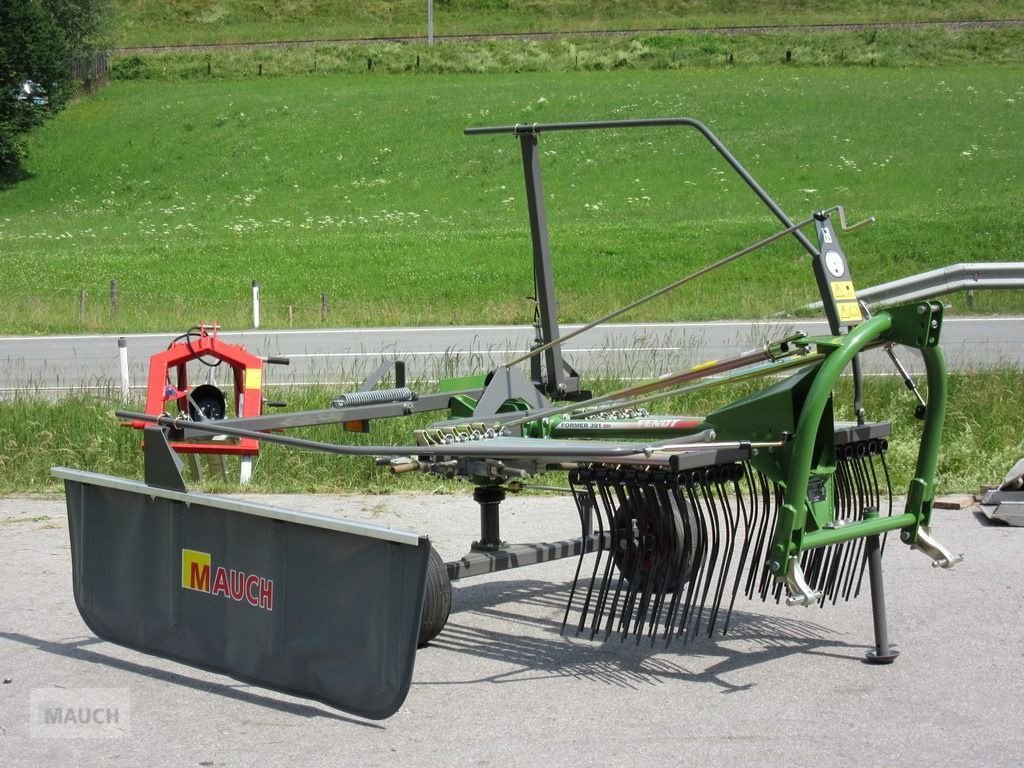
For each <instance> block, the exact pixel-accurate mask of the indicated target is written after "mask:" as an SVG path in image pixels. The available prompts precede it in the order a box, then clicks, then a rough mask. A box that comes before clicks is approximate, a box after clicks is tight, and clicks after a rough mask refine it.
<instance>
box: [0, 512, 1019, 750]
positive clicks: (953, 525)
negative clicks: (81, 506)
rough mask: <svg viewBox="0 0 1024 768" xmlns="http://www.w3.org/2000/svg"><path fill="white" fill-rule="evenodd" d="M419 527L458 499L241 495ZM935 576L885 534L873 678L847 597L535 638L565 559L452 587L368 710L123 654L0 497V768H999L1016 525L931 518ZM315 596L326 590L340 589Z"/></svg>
mask: <svg viewBox="0 0 1024 768" xmlns="http://www.w3.org/2000/svg"><path fill="white" fill-rule="evenodd" d="M261 500H263V501H267V502H269V503H274V504H277V505H280V506H286V507H294V508H302V509H307V510H310V511H317V512H323V513H327V514H340V515H343V516H346V517H350V518H354V519H365V520H372V521H374V522H376V523H389V524H395V525H397V526H399V527H401V528H405V529H408V530H413V531H417V532H427V533H429V534H430V536H431V539H432V541H433V543H434V545H435V546H436V547H437V548H438V549H439V550H440V552H441V554H442V556H444V557H446V558H450V557H454V556H457V555H460V554H461V553H462V552H463V551H464V550H465V547H466V546H467V544H468V542H469V541H470V540H471V539H472V538H475V537H476V534H477V532H478V529H477V527H476V526H477V520H478V512H477V509H476V506H475V505H474V504H473V502H472V501H471V500H470V499H469V498H468V495H460V496H405V495H392V496H374V497H357V496H352V497H326V496H323V497H304V498H285V497H276V498H268V497H261ZM504 509H505V516H504V517H503V521H502V522H503V529H502V531H503V534H504V535H505V536H506V537H507V538H510V539H512V540H523V539H532V540H538V539H550V538H555V537H558V538H561V537H563V536H565V535H566V534H567V533H571V532H572V530H573V529H574V522H573V521H574V519H575V512H574V511H573V509H572V504H571V502H569V501H568V500H566V499H561V498H549V497H544V498H537V497H533V498H528V497H515V498H511V499H510V500H509V501H507V502H506V503H505V507H504ZM934 532H935V534H936V536H937V537H938V538H939V540H940V541H942V542H943V543H945V544H947V545H948V546H949V547H950V548H951V549H953V550H954V551H957V552H959V551H962V552H964V553H965V560H964V562H963V563H961V564H960V565H958V566H957V567H956V568H955V569H953V570H951V571H943V570H939V569H934V568H932V567H930V565H929V563H928V561H927V560H926V558H925V557H923V556H922V555H921V554H920V553H918V552H913V551H911V550H909V549H907V548H906V547H904V546H902V545H900V544H899V543H898V542H897V541H895V540H890V542H889V545H888V547H887V551H886V555H885V560H884V568H885V573H886V588H887V594H886V596H887V600H888V613H889V620H890V624H889V629H890V636H891V638H892V640H893V641H894V643H895V644H896V645H897V646H898V648H899V650H900V651H901V656H900V657H899V659H897V660H896V662H895V664H893V665H892V666H889V667H877V666H868V665H865V664H863V663H862V661H861V659H862V657H863V655H864V651H865V650H866V649H867V648H868V647H869V646H870V645H871V643H872V634H871V611H870V604H869V602H868V600H867V599H866V597H862V598H860V599H858V600H856V601H853V602H851V603H840V604H839V605H837V606H833V605H829V606H827V607H825V608H824V609H819V608H795V607H786V606H784V605H775V604H762V603H760V602H757V603H742V604H740V605H738V610H737V612H736V613H735V614H734V617H733V624H732V629H731V632H730V635H729V636H728V637H725V638H722V637H715V638H713V639H706V638H704V639H700V640H698V641H696V642H693V643H691V644H688V645H673V646H671V647H670V648H668V649H665V648H663V647H661V646H658V647H654V648H651V647H650V646H648V645H640V646H637V645H635V644H633V643H632V642H627V643H620V642H618V641H612V642H608V643H592V642H590V641H587V640H583V639H578V638H575V637H571V636H570V637H563V636H562V635H561V634H560V632H559V625H560V622H561V618H562V610H563V606H564V600H565V599H566V595H567V590H568V586H569V583H570V580H571V577H572V571H573V568H574V561H572V560H565V561H558V562H554V563H547V564H544V565H541V566H535V567H531V568H524V569H521V570H518V571H506V572H504V573H499V574H493V575H491V576H486V577H481V578H479V579H474V580H469V581H466V582H462V583H460V584H459V585H457V586H456V588H455V597H454V610H453V613H452V616H451V619H450V621H449V623H448V626H447V627H446V629H445V630H444V631H443V632H442V633H441V635H440V636H439V637H438V638H437V639H436V640H435V641H434V643H433V644H432V645H431V646H430V647H428V648H426V649H423V650H421V651H420V652H419V653H418V655H417V660H416V669H415V671H414V675H413V685H412V689H411V691H410V694H409V696H408V698H407V699H406V702H405V704H404V705H403V706H402V708H401V709H400V710H399V711H398V713H397V714H396V715H394V716H393V717H392V718H390V719H388V720H385V721H381V722H370V721H364V720H361V719H359V718H354V717H350V716H347V715H344V714H342V713H339V712H337V711H334V710H332V709H330V708H328V707H326V706H323V705H320V704H316V703H311V702H308V701H305V700H302V699H297V698H293V697H289V696H286V695H283V694H278V693H274V692H270V691H267V690H263V689H260V688H256V687H253V686H250V685H246V684H242V683H239V682H237V681H234V680H232V679H230V678H227V677H223V676H220V675H216V674H211V673H206V672H202V671H199V670H195V669H192V668H190V667H186V666H183V665H180V664H176V663H174V662H169V661H165V660H161V659H157V658H152V657H149V656H145V655H143V654H140V653H136V652H133V651H130V650H127V649H124V648H120V647H117V646H114V645H111V644H110V643H106V642H103V641H100V640H98V639H97V638H95V637H94V636H92V635H91V634H90V632H89V631H88V629H87V628H86V627H85V625H84V624H83V623H82V621H81V619H80V618H79V616H78V613H77V611H76V608H75V605H74V602H73V597H72V592H71V575H70V574H71V564H70V552H69V545H68V532H67V523H66V517H65V514H64V506H63V500H62V499H58V498H52V497H51V498H38V497H36V498H7V499H3V500H0V606H2V610H0V680H2V684H0V763H2V764H3V765H4V766H5V767H6V768H15V767H19V766H33V767H34V766H39V765H104V766H136V765H152V766H162V765H175V766H236V765H237V766H249V765H267V766H278V765H280V766H294V765H307V764H308V765H334V766H399V765H400V766H413V767H416V766H431V768H433V766H437V765H439V764H442V765H458V766H499V765H500V766H535V765H543V766H553V767H554V766H581V765H601V766H613V765H630V766H645V767H647V766H667V765H694V766H702V767H710V766H761V765H766V766H767V765H773V766H780V765H786V766H815V768H830V767H833V766H842V767H843V768H845V767H846V766H853V765H856V766H896V765H943V766H985V767H986V768H992V767H993V766H996V767H998V766H1020V765H1022V764H1024V731H1022V730H1021V728H1020V723H1021V718H1022V715H1024V674H1022V670H1021V665H1022V663H1024V634H1022V633H1021V631H1020V628H1021V626H1024V578H1022V575H1024V573H1022V571H1024V566H1022V564H1021V557H1020V553H1021V549H1022V547H1024V529H1021V528H1008V527H1001V526H994V525H991V524H988V523H987V521H985V520H983V519H980V518H979V517H978V516H977V515H975V514H973V513H972V512H971V511H970V510H964V511H938V512H936V518H935V526H934ZM339 588H342V589H343V588H344V585H340V586H339ZM41 690H50V691H56V695H58V696H62V697H67V700H69V701H71V700H73V699H74V697H75V696H77V695H80V694H82V693H83V691H84V692H86V693H88V692H90V691H92V692H93V694H95V692H96V691H97V690H98V691H100V692H101V693H103V692H106V693H105V694H104V695H107V696H108V697H109V696H113V697H114V700H115V701H116V702H118V703H119V704H120V706H121V709H119V715H120V717H119V720H118V722H117V723H114V724H107V725H104V726H103V728H106V730H102V728H101V729H100V730H101V731H102V733H103V735H105V736H107V738H96V739H80V738H62V735H65V734H64V732H63V731H61V728H63V727H65V726H60V725H54V726H50V729H49V731H48V732H46V733H44V734H40V733H39V732H35V735H33V731H32V729H31V709H30V702H31V701H33V697H34V696H36V695H38V692H39V691H41Z"/></svg>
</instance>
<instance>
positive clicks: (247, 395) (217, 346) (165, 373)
mask: <svg viewBox="0 0 1024 768" xmlns="http://www.w3.org/2000/svg"><path fill="white" fill-rule="evenodd" d="M194 334H195V330H193V331H189V333H187V334H185V335H184V337H182V340H176V341H174V342H172V343H171V345H170V346H169V347H168V348H167V349H166V350H164V351H163V352H158V353H157V354H155V355H153V356H152V357H150V359H149V383H148V385H147V388H146V413H147V414H150V415H154V416H159V415H160V414H163V413H166V412H167V408H168V403H169V402H170V401H171V400H174V401H176V402H177V404H178V412H179V413H181V414H184V415H186V416H188V414H189V407H188V393H189V391H190V390H191V389H192V387H191V386H190V385H189V381H188V363H189V362H191V361H193V360H198V359H199V358H203V357H212V358H216V359H217V360H219V361H222V362H225V363H227V364H228V365H230V366H231V369H232V372H233V374H234V377H233V378H234V390H235V391H234V395H235V396H234V415H235V416H236V417H245V416H259V415H261V414H262V413H263V363H264V361H263V358H260V357H257V356H256V355H253V354H251V353H249V352H248V351H246V349H245V347H244V346H242V345H240V344H229V343H227V342H224V341H221V340H220V339H219V338H218V337H217V326H216V325H207V324H205V323H204V324H202V325H200V326H199V327H198V335H194ZM173 379H176V383H172V380H173ZM225 399H226V398H225ZM131 425H132V426H133V427H135V428H136V429H143V428H144V427H146V426H149V425H148V424H147V423H146V422H143V421H133V422H131ZM171 445H172V446H173V447H174V450H175V451H177V452H178V453H208V454H218V455H233V456H255V455H257V454H258V453H259V450H260V444H259V441H258V440H256V439H254V438H251V437H243V438H239V439H237V440H230V441H227V440H225V441H221V440H216V441H213V440H203V441H201V442H189V441H187V440H172V441H171Z"/></svg>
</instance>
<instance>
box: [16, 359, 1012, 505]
mask: <svg viewBox="0 0 1024 768" xmlns="http://www.w3.org/2000/svg"><path fill="white" fill-rule="evenodd" d="M596 384H597V386H598V387H599V388H600V391H608V390H610V389H611V388H613V387H615V386H616V382H611V381H605V382H596ZM749 387H750V385H734V386H731V387H727V388H723V389H718V388H713V389H709V390H706V391H704V392H701V393H695V394H694V395H691V396H688V397H687V398H685V399H684V398H679V399H675V400H670V401H666V402H663V403H658V404H656V405H657V409H656V410H657V412H659V413H679V414H687V415H704V414H706V413H708V412H710V411H712V410H714V409H715V408H717V407H719V406H721V405H724V404H725V403H728V402H730V401H732V400H734V399H736V398H737V397H739V396H741V395H743V394H745V393H746V392H749V391H751V390H750V389H749ZM335 394H337V393H336V391H335V390H333V389H330V388H328V387H327V386H324V387H312V388H307V389H303V390H295V389H289V390H288V391H287V393H283V392H269V393H268V395H269V396H270V397H271V398H272V399H273V398H277V397H279V396H283V398H284V399H287V401H288V403H289V407H290V409H292V408H294V409H319V408H323V407H325V405H326V404H327V403H328V402H329V401H330V399H331V397H333V396H334V395H335ZM865 396H866V397H865V407H866V409H867V412H868V416H869V418H872V419H877V420H885V419H887V418H891V419H892V420H893V424H894V429H895V431H894V434H893V436H892V438H890V453H889V457H888V458H889V468H890V471H891V472H892V478H893V492H894V493H895V494H897V495H901V494H905V493H906V491H907V487H908V483H909V481H910V478H911V476H912V472H913V468H914V462H915V461H916V459H917V446H918V443H919V436H920V429H921V422H919V421H917V420H915V419H914V418H913V416H912V414H913V409H914V405H915V403H916V401H915V400H914V399H913V398H912V397H911V395H910V393H909V392H907V390H906V388H905V387H904V386H903V383H902V382H901V381H900V380H899V379H898V378H897V377H896V376H895V375H893V376H891V377H872V378H871V379H870V380H869V381H868V385H867V387H866V388H865ZM1022 399H1024V379H1022V377H1021V376H1020V373H1019V371H1016V370H1011V369H1005V370H992V371H982V372H968V373H953V374H951V375H950V393H949V400H950V408H949V412H948V414H947V416H946V429H945V440H944V441H943V448H942V452H941V455H940V463H939V469H938V485H939V492H940V493H953V492H972V493H973V492H977V491H978V489H979V487H981V486H982V485H989V484H992V483H996V484H998V483H999V482H1000V481H1001V480H1002V478H1003V475H1004V474H1005V473H1006V472H1007V470H1008V469H1009V468H1010V467H1011V466H1013V464H1014V463H1015V462H1016V461H1017V459H1019V458H1020V457H1021V456H1022V455H1024V438H1022V436H1021V430H1020V420H1019V418H1016V417H1015V416H1014V414H1015V413H1016V412H1017V411H1018V410H1019V403H1020V402H1022ZM851 400H852V393H851V392H850V391H849V386H848V384H847V385H846V386H844V387H843V388H842V389H841V390H840V391H839V392H837V395H836V407H837V418H846V419H850V418H852V412H851V408H850V407H849V403H850V402H851ZM142 407H143V405H142V403H129V404H123V403H121V402H120V401H119V400H118V398H117V396H116V393H114V392H113V391H111V393H110V394H109V395H108V396H105V397H104V396H101V397H96V396H94V395H79V396H73V397H67V398H63V399H61V400H60V401H59V402H57V403H54V402H52V401H50V400H48V399H46V398H45V397H43V396H39V395H34V394H33V393H31V392H26V393H24V394H21V395H18V396H16V397H13V398H10V399H6V400H0V494H9V493H18V492H41V491H59V490H60V483H59V482H55V481H54V480H52V479H51V478H50V467H53V466H67V467H74V468H76V469H83V470H87V471H92V472H102V473H107V474H114V475H123V476H124V475H126V476H128V477H135V478H139V479H141V478H142V450H141V448H140V441H141V433H140V432H138V431H136V430H133V429H128V428H125V427H121V426H120V425H119V423H118V421H117V419H116V418H115V417H114V411H116V410H119V409H128V410H131V409H135V410H142ZM430 421H431V416H430V414H421V415H419V416H416V417H408V418H404V419H390V420H381V421H376V422H373V423H372V431H371V433H370V434H368V435H356V434H353V433H349V432H344V431H343V430H342V429H341V427H340V426H331V427H316V428H309V429H302V430H289V433H288V434H289V435H294V436H301V437H307V438H310V439H314V440H321V441H327V442H335V443H342V444H353V443H361V444H369V445H404V444H408V443H409V441H410V439H411V435H412V430H413V429H415V428H418V427H423V426H426V425H427V424H428V423H429V422H430ZM253 467H254V468H253V475H252V482H251V484H250V485H249V486H247V488H246V489H247V490H250V491H254V492H267V493H308V492H322V493H327V492H334V493H337V492H362V493H393V492H398V491H420V492H423V491H427V492H431V493H441V494H444V493H454V492H457V491H459V490H460V489H465V488H466V486H465V484H463V483H460V482H457V481H445V480H442V479H439V478H437V477H434V476H432V475H426V474H420V473H408V474H403V475H398V476H394V475H391V474H390V473H389V472H388V471H387V470H386V469H382V468H380V467H377V466H375V465H374V463H373V461H372V460H371V459H366V458H354V457H338V456H332V455H328V454H323V453H312V452H306V451H299V450H295V449H292V448H283V447H281V446H276V445H271V444H264V445H263V447H262V449H261V451H260V455H259V456H258V457H257V459H256V460H255V462H254V465H253ZM201 471H202V475H203V482H202V483H201V484H200V485H199V487H202V488H205V489H207V490H213V491H237V490H239V487H238V471H239V468H238V460H237V459H229V460H228V473H227V478H226V479H225V478H224V477H223V476H222V475H221V474H220V468H219V466H216V465H214V466H211V465H209V464H207V463H206V461H205V460H203V461H202V462H201ZM531 482H535V483H540V484H552V483H557V484H561V483H564V482H565V476H564V473H553V474H551V475H550V476H542V477H540V478H535V479H533V480H532V481H531Z"/></svg>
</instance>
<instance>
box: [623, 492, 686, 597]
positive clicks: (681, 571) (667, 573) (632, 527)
mask: <svg viewBox="0 0 1024 768" xmlns="http://www.w3.org/2000/svg"><path fill="white" fill-rule="evenodd" d="M664 501H665V500H662V501H661V502H660V503H651V502H650V501H649V500H639V499H631V500H629V501H627V502H626V503H625V504H623V505H622V506H620V507H619V508H618V509H617V510H615V516H614V518H613V519H612V559H613V560H614V561H615V565H616V567H617V568H618V570H619V572H620V573H621V574H622V575H623V577H624V578H625V580H626V581H627V582H630V581H631V580H632V579H634V578H635V579H637V584H636V587H637V589H639V590H644V589H655V590H659V589H664V590H665V591H666V592H673V591H675V587H676V584H677V581H678V582H679V583H686V582H688V581H689V580H690V579H692V578H693V576H694V574H695V573H696V570H697V563H698V559H697V558H698V552H697V538H696V531H697V520H696V517H695V516H694V514H693V510H692V509H691V508H690V504H689V502H687V501H685V500H683V504H682V508H680V505H679V503H678V502H677V500H676V498H675V497H674V496H669V497H668V498H667V503H668V507H667V508H665V506H664ZM681 575H682V579H681V581H680V580H679V577H680V576H681Z"/></svg>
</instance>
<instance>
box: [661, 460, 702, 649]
mask: <svg viewBox="0 0 1024 768" xmlns="http://www.w3.org/2000/svg"><path fill="white" fill-rule="evenodd" d="M666 495H667V496H668V498H669V499H671V500H672V501H673V502H674V503H675V507H676V509H678V510H680V524H681V533H682V541H681V542H680V557H681V558H682V560H681V562H680V565H679V568H678V569H677V570H676V575H675V582H674V585H675V588H674V589H673V590H672V599H671V600H670V601H669V606H668V613H667V615H666V616H665V646H666V647H668V644H669V642H670V641H671V639H672V627H673V625H674V623H675V619H676V613H677V611H678V610H679V602H680V600H681V598H682V595H683V590H685V589H687V585H686V577H687V572H688V571H689V570H690V568H691V567H692V566H693V563H692V561H691V558H690V556H689V551H690V542H692V541H694V538H693V537H694V536H695V535H696V534H695V532H694V530H693V526H692V525H691V519H690V515H689V507H687V506H686V501H685V499H684V498H683V495H682V493H681V491H680V488H679V478H678V476H673V477H672V478H671V480H670V482H669V486H668V488H667V489H666ZM683 510H686V512H687V514H683Z"/></svg>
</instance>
